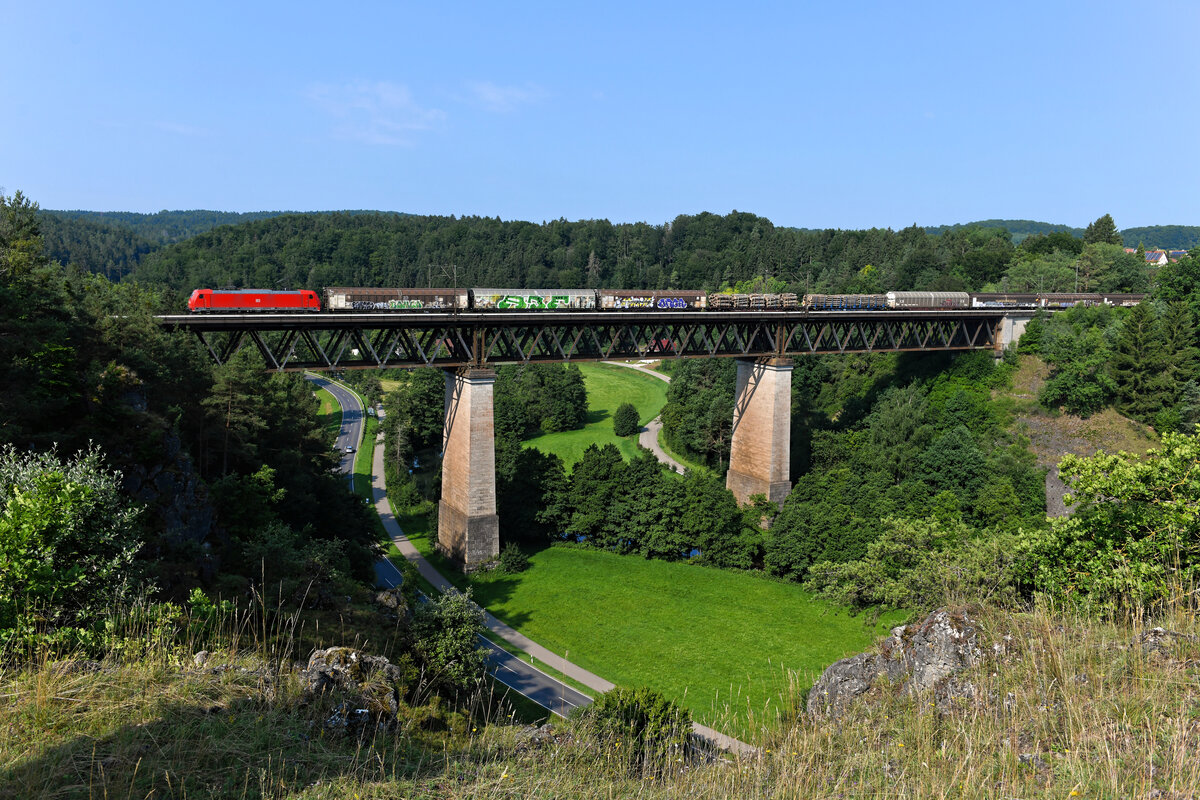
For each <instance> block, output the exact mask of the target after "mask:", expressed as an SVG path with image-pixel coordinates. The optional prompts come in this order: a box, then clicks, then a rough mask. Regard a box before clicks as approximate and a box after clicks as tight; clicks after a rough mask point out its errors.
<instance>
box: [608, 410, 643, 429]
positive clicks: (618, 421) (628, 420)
mask: <svg viewBox="0 0 1200 800" xmlns="http://www.w3.org/2000/svg"><path fill="white" fill-rule="evenodd" d="M641 427H642V425H641V420H640V419H639V418H638V412H637V409H636V408H634V407H633V404H632V403H621V405H619V406H617V413H615V414H613V433H615V434H616V435H617V436H632V435H633V434H635V433H637V432H638V431H639V430H640V429H641Z"/></svg>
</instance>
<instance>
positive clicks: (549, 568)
mask: <svg viewBox="0 0 1200 800" xmlns="http://www.w3.org/2000/svg"><path fill="white" fill-rule="evenodd" d="M399 522H400V524H401V526H402V527H404V530H405V532H406V534H407V535H408V537H409V539H410V541H412V542H413V544H414V545H416V547H417V549H419V550H420V551H421V552H422V553H423V554H424V555H425V556H426V558H428V559H429V560H430V561H431V562H432V563H433V564H434V566H436V567H437V568H438V569H439V570H440V571H441V572H442V574H443V575H445V576H446V577H447V578H449V579H450V580H451V581H452V582H453V583H455V584H456V585H457V586H459V587H460V588H463V589H465V588H467V587H470V588H471V591H472V596H473V597H474V599H475V600H476V602H478V603H479V604H480V605H482V606H484V607H485V608H487V609H488V610H489V611H491V612H492V613H493V614H495V615H496V616H497V617H499V618H500V619H502V620H504V621H505V622H506V623H508V624H509V625H511V626H513V627H514V628H517V629H518V630H520V631H521V632H522V633H524V634H525V635H526V636H529V637H530V638H531V639H533V640H534V641H536V642H537V643H538V644H541V645H543V646H544V647H547V648H549V649H551V650H553V651H555V652H557V653H563V654H565V655H566V656H567V658H568V660H570V661H572V662H574V663H576V664H578V665H579V666H581V667H583V668H584V669H587V670H590V671H591V672H594V673H596V674H597V675H600V676H601V677H603V678H607V679H608V680H610V681H612V682H613V683H616V684H619V685H627V686H640V685H646V686H651V687H653V688H655V689H658V690H659V691H662V692H663V693H664V694H666V695H667V696H668V697H670V698H672V699H673V700H675V701H677V702H679V703H681V704H682V705H684V706H686V707H687V708H688V709H689V710H690V711H691V712H692V715H693V717H694V718H696V719H698V720H699V721H701V722H705V723H706V724H712V725H721V726H723V727H721V728H720V729H721V730H723V731H725V732H727V733H730V734H733V735H740V736H750V737H751V738H754V737H755V736H756V734H758V733H759V732H760V731H761V730H762V729H764V728H765V729H771V730H774V729H776V728H777V727H778V724H779V719H778V717H779V715H780V714H783V713H786V712H787V711H788V708H787V706H788V704H789V702H790V700H791V699H792V694H793V692H792V690H791V687H793V686H795V685H799V686H801V687H804V686H808V685H809V684H811V683H812V681H813V680H815V679H816V677H817V676H818V675H819V674H820V673H821V671H822V670H823V669H824V668H825V667H827V666H828V665H829V664H831V663H833V662H834V661H837V660H838V659H839V658H842V657H844V656H847V655H852V654H854V653H857V652H861V651H862V650H864V649H866V648H868V647H869V646H870V644H871V643H872V642H873V641H874V640H875V637H877V636H879V635H881V634H885V633H886V632H887V631H888V629H889V628H890V627H891V626H892V625H895V624H896V623H897V622H898V621H899V620H898V615H890V616H885V617H883V618H881V619H880V620H879V621H877V622H875V623H874V624H871V623H870V622H869V621H868V620H867V619H865V618H864V617H861V616H860V617H851V616H849V615H848V614H847V613H846V612H845V611H844V610H841V609H838V608H836V607H834V606H831V605H829V604H828V603H825V602H822V601H819V600H815V599H814V598H813V597H812V596H811V595H810V594H808V593H807V592H805V591H803V590H801V589H800V588H799V587H798V586H796V585H795V584H790V583H783V582H780V581H775V580H771V579H768V578H765V577H763V576H760V575H757V574H753V573H744V572H733V571H727V570H718V569H712V568H709V567H700V566H696V565H691V564H685V563H678V562H675V563H672V562H666V561H655V560H647V559H644V558H641V557H640V556H619V555H615V554H613V553H607V552H603V551H599V550H590V549H586V548H575V547H551V548H546V549H544V550H542V551H540V552H538V553H534V554H533V555H532V556H531V557H530V566H529V569H527V570H526V571H524V572H521V573H519V574H516V575H504V574H500V573H498V572H488V573H477V574H475V575H473V576H471V577H470V578H467V577H466V576H464V575H462V574H461V573H459V572H456V571H454V568H453V566H452V565H450V564H449V563H448V562H446V561H445V560H444V559H442V558H441V557H440V556H438V555H437V554H436V552H434V551H433V536H436V533H435V534H432V536H431V534H430V531H429V529H428V525H427V524H426V520H425V518H424V517H423V516H421V517H406V518H400V519H399Z"/></svg>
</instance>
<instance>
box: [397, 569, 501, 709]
mask: <svg viewBox="0 0 1200 800" xmlns="http://www.w3.org/2000/svg"><path fill="white" fill-rule="evenodd" d="M483 630H484V616H483V609H481V608H480V607H479V606H477V605H475V603H474V602H473V601H472V600H471V596H470V594H460V593H458V592H452V593H450V594H444V595H441V596H440V597H438V599H437V600H435V601H433V602H430V603H418V604H417V607H416V608H415V609H413V634H414V642H413V650H414V652H415V654H416V656H417V658H418V660H419V661H420V663H421V666H422V668H423V669H424V670H425V675H426V677H427V679H428V680H429V683H430V686H431V688H432V689H433V690H434V691H435V692H440V691H444V692H446V693H448V694H456V693H458V692H465V691H468V690H470V689H471V688H472V687H474V685H475V683H476V681H478V680H480V679H482V678H483V676H484V674H485V672H486V667H487V665H486V663H485V660H484V655H485V653H486V652H487V651H486V650H484V649H483V648H481V647H480V646H479V635H480V634H481V633H483Z"/></svg>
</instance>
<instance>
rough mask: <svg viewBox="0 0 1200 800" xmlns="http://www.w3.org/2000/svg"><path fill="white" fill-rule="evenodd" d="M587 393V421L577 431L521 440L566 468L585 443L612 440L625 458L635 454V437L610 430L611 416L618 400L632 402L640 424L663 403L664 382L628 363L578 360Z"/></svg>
mask: <svg viewBox="0 0 1200 800" xmlns="http://www.w3.org/2000/svg"><path fill="white" fill-rule="evenodd" d="M579 369H580V371H582V372H583V380H584V384H585V385H586V386H587V394H588V419H587V424H586V425H585V426H584V427H583V428H582V429H581V430H577V431H563V432H561V433H544V434H541V435H540V436H535V437H534V438H532V439H527V440H526V441H525V446H526V447H536V448H537V449H538V450H541V451H542V452H543V453H555V454H557V455H558V456H559V457H560V458H561V459H562V460H563V463H564V464H565V465H566V466H567V468H568V469H569V468H570V467H571V466H572V465H573V464H574V463H575V462H576V461H578V460H579V459H580V458H582V457H583V451H584V450H586V449H587V447H588V445H590V444H595V445H604V444H608V443H610V442H611V443H612V444H615V445H616V446H617V447H618V448H619V449H620V451H621V455H623V456H624V457H625V458H626V459H630V458H632V457H633V456H635V455H636V454H637V437H636V436H627V437H624V438H622V437H618V436H616V435H614V434H613V426H612V416H613V414H614V413H616V410H617V406H619V405H620V404H621V403H633V405H634V408H636V409H637V410H638V416H639V417H640V418H641V422H642V424H643V425H644V424H646V423H647V422H649V421H650V420H652V419H654V418H655V417H656V416H658V412H660V411H662V407H663V406H664V405H666V403H667V384H666V382H665V381H661V380H659V379H658V378H652V377H650V376H649V375H643V374H642V373H640V372H638V371H637V370H632V369H629V368H628V367H617V366H614V365H612V364H587V363H585V364H580V365H579Z"/></svg>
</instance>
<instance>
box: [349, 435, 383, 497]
mask: <svg viewBox="0 0 1200 800" xmlns="http://www.w3.org/2000/svg"><path fill="white" fill-rule="evenodd" d="M378 430H379V420H378V419H376V418H375V417H371V416H368V417H365V424H364V425H363V440H362V447H360V448H358V452H357V453H355V454H354V491H355V492H356V493H357V494H359V495H360V496H361V497H363V498H365V499H366V500H367V501H368V502H370V501H371V461H372V459H374V458H375V434H376V432H377V431H378Z"/></svg>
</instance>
